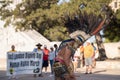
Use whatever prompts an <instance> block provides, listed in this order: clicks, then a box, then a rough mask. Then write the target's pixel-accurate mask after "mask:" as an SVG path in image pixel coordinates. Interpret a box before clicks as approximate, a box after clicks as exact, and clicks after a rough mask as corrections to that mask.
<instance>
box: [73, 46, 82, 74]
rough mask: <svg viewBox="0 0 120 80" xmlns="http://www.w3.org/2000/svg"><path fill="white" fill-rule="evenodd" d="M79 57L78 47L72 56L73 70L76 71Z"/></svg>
mask: <svg viewBox="0 0 120 80" xmlns="http://www.w3.org/2000/svg"><path fill="white" fill-rule="evenodd" d="M79 59H80V54H79V48H78V49H77V50H76V51H75V54H74V57H73V64H74V71H75V72H76V71H77V67H78V66H79V65H78V61H79Z"/></svg>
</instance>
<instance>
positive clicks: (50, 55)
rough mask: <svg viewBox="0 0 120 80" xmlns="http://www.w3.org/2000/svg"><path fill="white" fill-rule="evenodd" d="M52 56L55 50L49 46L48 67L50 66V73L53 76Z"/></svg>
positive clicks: (53, 56)
mask: <svg viewBox="0 0 120 80" xmlns="http://www.w3.org/2000/svg"><path fill="white" fill-rule="evenodd" d="M54 58H55V51H54V49H53V47H50V53H49V61H50V67H51V75H50V76H53V68H52V66H53V63H54Z"/></svg>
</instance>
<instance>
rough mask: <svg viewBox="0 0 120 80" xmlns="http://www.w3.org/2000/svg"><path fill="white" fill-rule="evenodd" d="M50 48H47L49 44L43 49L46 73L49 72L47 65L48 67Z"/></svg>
mask: <svg viewBox="0 0 120 80" xmlns="http://www.w3.org/2000/svg"><path fill="white" fill-rule="evenodd" d="M49 52H50V51H49V50H48V49H47V46H46V45H44V49H43V53H44V55H43V68H45V73H47V67H48V56H49Z"/></svg>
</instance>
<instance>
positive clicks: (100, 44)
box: [95, 33, 107, 61]
mask: <svg viewBox="0 0 120 80" xmlns="http://www.w3.org/2000/svg"><path fill="white" fill-rule="evenodd" d="M95 39H96V43H97V46H98V51H99V57H98V60H101V61H103V60H105V59H107V56H106V53H105V48H104V45H103V41H102V37H101V35H100V33H97V34H96V35H95Z"/></svg>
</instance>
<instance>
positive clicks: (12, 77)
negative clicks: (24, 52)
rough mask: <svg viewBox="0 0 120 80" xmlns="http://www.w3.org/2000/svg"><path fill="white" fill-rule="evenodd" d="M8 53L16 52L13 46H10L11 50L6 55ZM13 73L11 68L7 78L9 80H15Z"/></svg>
mask: <svg viewBox="0 0 120 80" xmlns="http://www.w3.org/2000/svg"><path fill="white" fill-rule="evenodd" d="M9 52H10V53H11V52H13V53H14V52H17V51H16V50H15V45H12V46H11V50H10V51H8V53H9ZM13 72H14V69H13V68H12V67H11V68H10V74H11V76H10V77H9V78H8V79H9V80H10V79H17V77H16V76H15V74H14V73H13Z"/></svg>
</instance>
